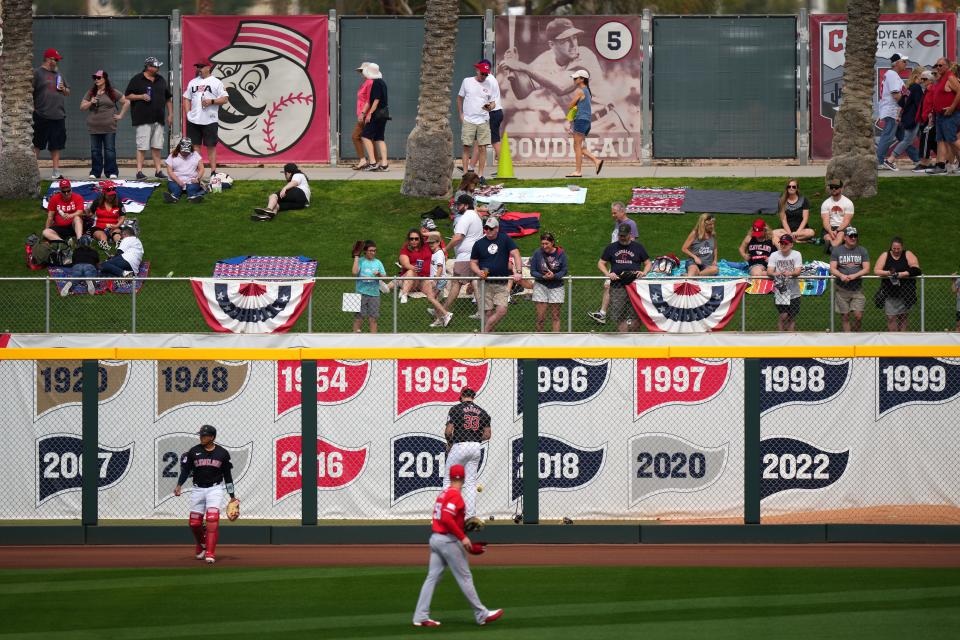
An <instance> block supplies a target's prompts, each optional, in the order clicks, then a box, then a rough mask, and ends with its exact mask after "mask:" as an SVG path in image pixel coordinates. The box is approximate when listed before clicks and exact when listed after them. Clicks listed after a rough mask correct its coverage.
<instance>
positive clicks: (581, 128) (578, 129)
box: [573, 120, 590, 136]
mask: <svg viewBox="0 0 960 640" xmlns="http://www.w3.org/2000/svg"><path fill="white" fill-rule="evenodd" d="M573 132H574V133H579V134H580V135H582V136H587V135H589V134H590V121H589V120H574V121H573Z"/></svg>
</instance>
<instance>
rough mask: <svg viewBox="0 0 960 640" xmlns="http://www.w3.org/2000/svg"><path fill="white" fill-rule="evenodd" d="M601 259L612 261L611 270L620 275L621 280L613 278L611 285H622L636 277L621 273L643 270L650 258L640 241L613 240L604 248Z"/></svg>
mask: <svg viewBox="0 0 960 640" xmlns="http://www.w3.org/2000/svg"><path fill="white" fill-rule="evenodd" d="M600 259H601V260H603V261H604V262H609V263H610V271H612V272H613V273H615V274H617V275H618V276H620V279H619V280H612V281H611V282H610V286H611V287H622V286H625V285H628V284H630V283H631V282H633V281H634V280H635V279H636V276H634V275H632V274H628V275H621V274H623V273H624V272H632V271H643V265H644V263H645V262H646V261H647V260H649V259H650V256H649V255H647V250H646V249H645V248H644V246H643V245H642V244H640V243H639V242H636V241H634V242H631V243H630V244H625V245H624V244H620V243H619V242H612V243H610V244H608V245H607V248H606V249H604V250H603V255H601V256H600Z"/></svg>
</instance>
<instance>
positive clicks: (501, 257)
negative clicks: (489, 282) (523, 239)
mask: <svg viewBox="0 0 960 640" xmlns="http://www.w3.org/2000/svg"><path fill="white" fill-rule="evenodd" d="M516 248H517V245H516V244H515V243H514V242H513V238H511V237H510V236H508V235H507V234H505V233H503V232H502V231H501V232H500V233H498V234H497V237H496V239H495V240H488V239H487V237H486V236H484V237H482V238H480V239H479V240H477V241H476V242H474V243H473V250H472V251H471V252H470V259H471V260H476V261H477V265H478V266H479V267H480V268H481V269H488V270H489V273H488V274H487V275H489V276H490V277H491V278H504V277H506V276H510V275H513V272H512V271H511V270H510V264H509V260H510V252H511V251H513V250H514V249H516ZM518 269H519V265H518Z"/></svg>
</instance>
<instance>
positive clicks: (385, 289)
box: [380, 280, 390, 293]
mask: <svg viewBox="0 0 960 640" xmlns="http://www.w3.org/2000/svg"><path fill="white" fill-rule="evenodd" d="M380 293H390V287H388V286H387V283H386V282H384V281H383V280H381V281H380Z"/></svg>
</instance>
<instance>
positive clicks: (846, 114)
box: [827, 0, 880, 198]
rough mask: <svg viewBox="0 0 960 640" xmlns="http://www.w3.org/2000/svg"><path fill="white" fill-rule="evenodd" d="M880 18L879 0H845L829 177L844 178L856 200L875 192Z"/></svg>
mask: <svg viewBox="0 0 960 640" xmlns="http://www.w3.org/2000/svg"><path fill="white" fill-rule="evenodd" d="M879 21H880V3H879V2H878V0H848V1H847V46H846V56H845V61H844V68H843V100H842V101H841V103H840V111H839V112H838V113H837V118H836V123H835V126H834V131H833V159H831V160H830V164H828V165H827V180H830V179H831V178H840V179H841V180H843V182H844V187H843V190H844V194H845V195H847V196H849V197H853V198H864V197H870V196H875V195H877V152H876V142H875V141H874V137H873V136H874V134H873V130H874V127H873V91H874V83H875V82H876V74H875V72H874V63H875V60H876V53H877V24H878V23H879Z"/></svg>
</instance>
